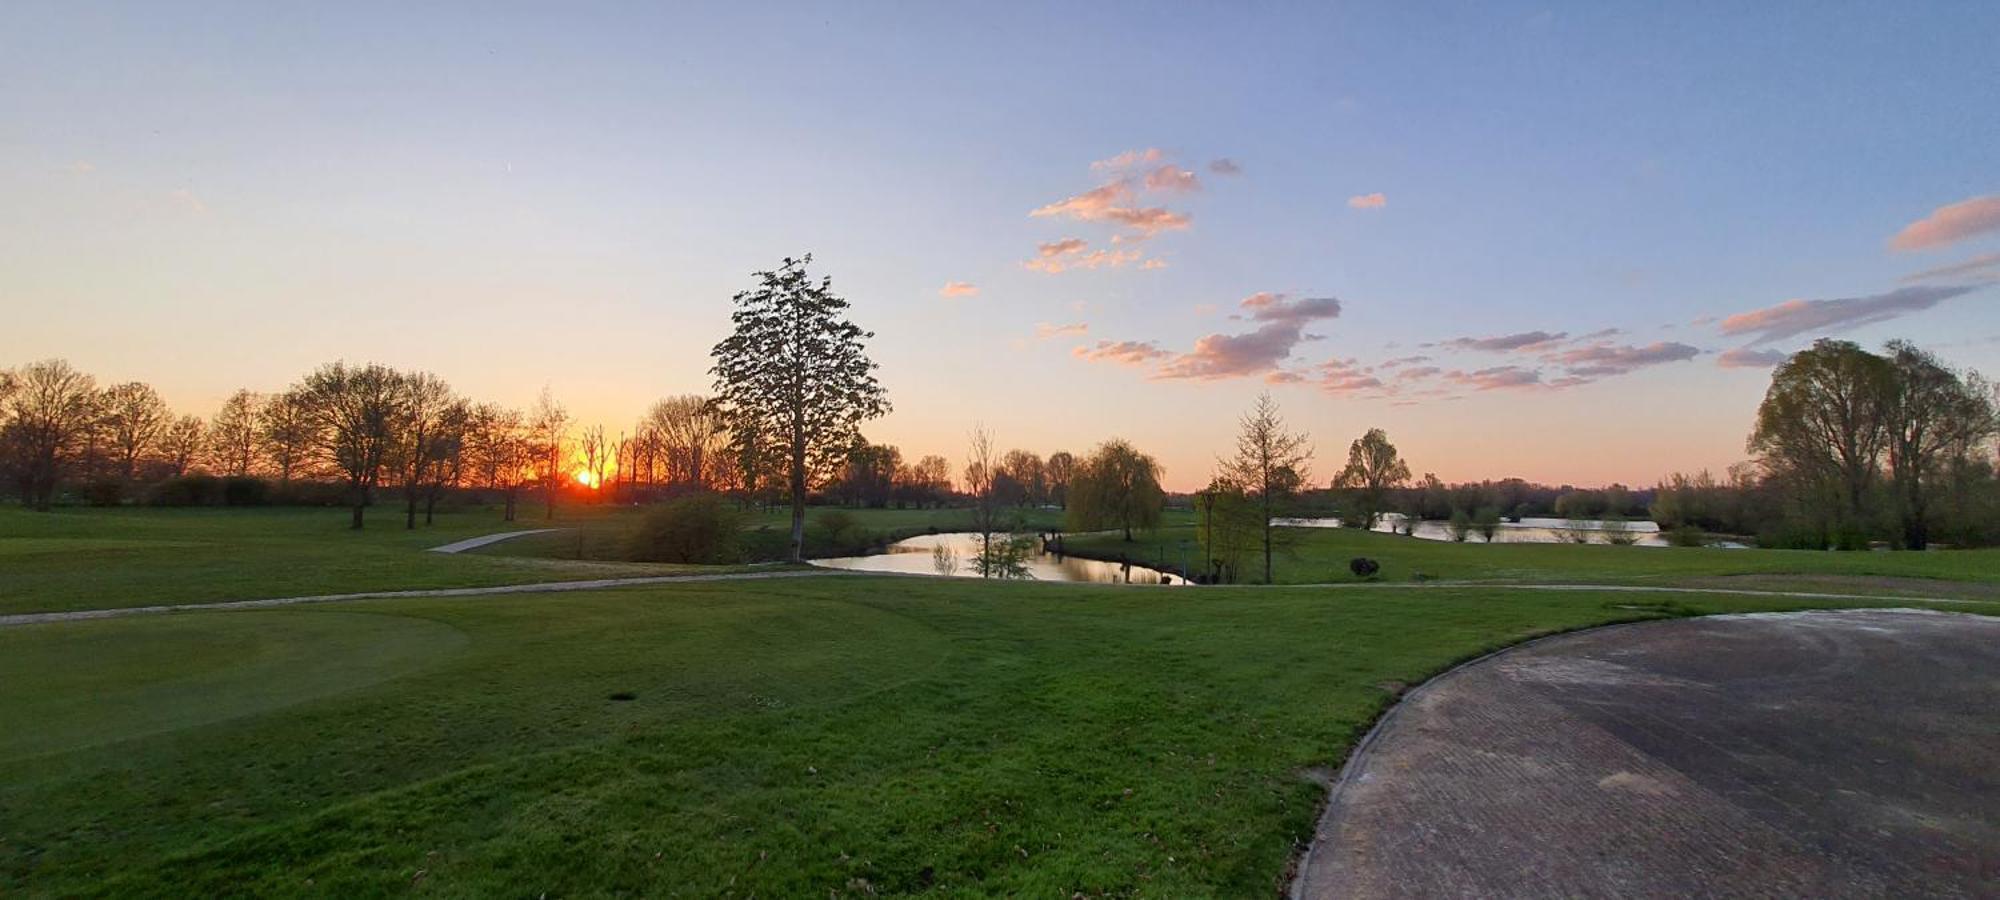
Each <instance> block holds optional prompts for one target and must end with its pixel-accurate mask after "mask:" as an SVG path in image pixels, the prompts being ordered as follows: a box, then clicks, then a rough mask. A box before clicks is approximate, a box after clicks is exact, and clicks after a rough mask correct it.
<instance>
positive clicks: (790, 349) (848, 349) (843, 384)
mask: <svg viewBox="0 0 2000 900" xmlns="http://www.w3.org/2000/svg"><path fill="white" fill-rule="evenodd" d="M811 262H812V255H811V254H807V255H806V256H805V258H803V259H789V258H788V259H786V260H785V261H784V264H783V265H782V266H780V267H779V268H778V269H777V271H770V272H758V273H757V279H758V286H757V287H756V288H755V289H752V290H748V291H743V292H741V293H738V294H737V295H736V296H735V298H734V302H735V304H736V311H735V312H734V313H732V314H730V321H731V322H732V323H734V326H735V327H734V330H733V332H732V333H731V334H730V335H729V337H727V338H724V339H723V340H722V342H721V343H718V344H716V345H715V349H714V350H713V351H711V352H712V354H713V356H714V357H715V366H714V367H713V368H711V369H710V370H709V371H710V372H711V373H713V374H714V375H715V392H716V402H717V406H718V408H719V409H720V410H721V411H722V415H723V417H724V419H725V420H726V421H728V422H729V423H730V431H731V432H732V434H734V435H736V436H737V437H738V438H739V440H740V439H742V438H743V437H744V436H745V435H750V436H755V437H752V438H751V439H752V440H764V439H768V440H769V441H770V443H771V445H773V446H775V447H778V448H780V449H782V451H783V453H784V457H785V458H784V460H783V464H784V466H785V468H786V469H787V475H788V476H789V482H790V483H789V488H790V493H791V501H792V548H791V558H792V559H793V560H803V559H804V558H805V527H806V490H807V489H808V487H810V486H811V484H812V483H813V482H814V481H815V480H817V479H818V478H821V477H824V476H825V475H827V474H829V473H831V472H832V471H834V470H836V469H837V468H838V466H839V464H840V462H841V460H842V457H843V455H844V454H845V453H846V451H847V449H848V448H850V447H852V446H854V442H855V440H856V438H857V437H858V436H859V434H860V425H861V423H862V422H863V421H866V420H868V419H873V418H876V417H878V416H881V415H884V414H886V413H887V412H889V408H890V407H889V401H888V399H887V397H886V395H885V393H884V392H883V390H882V386H881V385H880V384H878V383H877V382H876V381H875V369H876V365H875V363H874V362H873V361H871V360H870V359H869V358H868V354H867V352H866V348H865V347H864V346H863V343H862V342H863V341H864V340H866V339H868V338H872V337H874V336H875V335H874V333H873V332H868V331H863V330H861V328H860V327H859V326H857V325H855V324H854V323H852V322H850V321H848V320H847V319H846V317H845V315H844V313H845V312H846V310H847V307H848V303H847V301H846V300H843V299H841V298H840V296H839V295H836V294H835V293H834V292H833V280H832V279H831V278H821V279H820V280H819V281H818V282H814V281H813V280H812V278H811V276H810V275H808V274H807V272H806V267H807V266H808V265H809V264H811Z"/></svg>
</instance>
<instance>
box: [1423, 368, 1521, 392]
mask: <svg viewBox="0 0 2000 900" xmlns="http://www.w3.org/2000/svg"><path fill="white" fill-rule="evenodd" d="M1444 377H1445V380H1447V381H1450V382H1453V383H1454V384H1461V385H1465V386H1466V387H1469V388H1472V389H1474V390H1480V391H1498V390H1507V389H1512V388H1534V387H1543V386H1544V385H1543V384H1542V373H1541V372H1540V371H1538V370H1536V369H1525V368H1522V367H1520V366H1494V367H1492V368H1487V369H1479V370H1477V371H1472V372H1465V371H1459V370H1453V371H1450V372H1446V373H1445V374H1444Z"/></svg>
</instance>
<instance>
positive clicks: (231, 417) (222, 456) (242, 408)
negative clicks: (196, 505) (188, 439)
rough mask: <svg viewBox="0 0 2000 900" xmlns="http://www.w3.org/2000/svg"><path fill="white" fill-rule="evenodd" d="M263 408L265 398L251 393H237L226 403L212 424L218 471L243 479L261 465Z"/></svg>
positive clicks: (212, 455)
mask: <svg viewBox="0 0 2000 900" xmlns="http://www.w3.org/2000/svg"><path fill="white" fill-rule="evenodd" d="M263 408H264V396H263V395H262V394H253V393H251V392H249V391H237V392H236V393H234V394H230V395H229V399H228V400H224V401H223V402H222V409H220V410H217V411H216V413H215V418H213V419H210V420H209V423H208V450H209V458H210V459H212V460H214V464H215V468H216V470H217V471H219V472H221V473H222V474H224V475H235V476H239V477H240V476H243V475H248V474H250V472H251V469H252V467H254V466H255V465H256V463H257V448H258V446H259V444H260V440H259V436H258V419H259V416H260V414H261V413H262V411H263Z"/></svg>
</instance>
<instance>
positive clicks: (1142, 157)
mask: <svg viewBox="0 0 2000 900" xmlns="http://www.w3.org/2000/svg"><path fill="white" fill-rule="evenodd" d="M1165 158H1166V154H1165V153H1164V152H1162V151H1161V150H1160V148H1158V147H1147V148H1146V149H1144V150H1127V151H1125V152H1123V153H1120V154H1118V155H1117V156H1114V157H1111V158H1110V159H1100V160H1098V161H1096V162H1094V163H1091V164H1090V170H1091V171H1093V172H1115V171H1118V170H1121V169H1129V168H1132V167H1133V166H1149V165H1152V164H1154V163H1156V162H1159V161H1160V160H1162V159H1165Z"/></svg>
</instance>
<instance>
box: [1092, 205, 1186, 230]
mask: <svg viewBox="0 0 2000 900" xmlns="http://www.w3.org/2000/svg"><path fill="white" fill-rule="evenodd" d="M1102 218H1104V219H1106V220H1109V221H1112V222H1117V223H1118V224H1120V225H1123V226H1125V227H1127V228H1130V229H1132V230H1134V231H1137V232H1139V236H1140V237H1152V236H1153V235H1155V234H1158V233H1160V232H1162V231H1179V230H1181V229H1183V228H1186V227H1188V223H1189V222H1191V221H1192V220H1193V217H1192V216H1189V215H1188V214H1187V213H1177V212H1174V211H1173V210H1170V209H1165V208H1162V207H1158V206H1149V207H1146V208H1144V209H1123V208H1119V207H1113V208H1111V209H1107V210H1105V211H1104V215H1103V216H1102Z"/></svg>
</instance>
